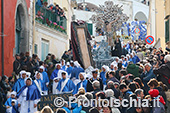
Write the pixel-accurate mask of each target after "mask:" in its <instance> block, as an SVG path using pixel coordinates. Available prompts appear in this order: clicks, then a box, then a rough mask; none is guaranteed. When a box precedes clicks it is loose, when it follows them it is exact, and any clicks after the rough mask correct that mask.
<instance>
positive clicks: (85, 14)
mask: <svg viewBox="0 0 170 113" xmlns="http://www.w3.org/2000/svg"><path fill="white" fill-rule="evenodd" d="M93 14H95V12H90V11H83V10H76V9H74V15H75V16H76V17H75V18H76V20H83V21H86V22H87V23H92V21H90V20H89V19H90V18H91V16H92V15H93ZM95 30H96V28H95V24H93V35H94V36H95V35H96V34H95Z"/></svg>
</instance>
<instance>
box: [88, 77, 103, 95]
mask: <svg viewBox="0 0 170 113" xmlns="http://www.w3.org/2000/svg"><path fill="white" fill-rule="evenodd" d="M93 81H94V80H93V78H91V79H89V80H88V82H87V86H86V90H87V92H91V91H93V90H94V89H93V87H92V83H93ZM97 81H99V82H100V89H101V90H103V81H102V79H101V78H97Z"/></svg>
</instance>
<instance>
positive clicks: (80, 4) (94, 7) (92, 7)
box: [78, 2, 99, 10]
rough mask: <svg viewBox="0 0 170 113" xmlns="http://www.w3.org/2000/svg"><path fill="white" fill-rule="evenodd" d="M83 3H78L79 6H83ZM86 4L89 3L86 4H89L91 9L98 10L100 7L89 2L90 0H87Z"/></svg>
mask: <svg viewBox="0 0 170 113" xmlns="http://www.w3.org/2000/svg"><path fill="white" fill-rule="evenodd" d="M82 4H83V3H78V6H82ZM85 4H87V5H86V6H88V8H89V10H92V9H93V10H97V9H98V8H99V7H98V6H97V5H95V4H93V3H89V2H85Z"/></svg>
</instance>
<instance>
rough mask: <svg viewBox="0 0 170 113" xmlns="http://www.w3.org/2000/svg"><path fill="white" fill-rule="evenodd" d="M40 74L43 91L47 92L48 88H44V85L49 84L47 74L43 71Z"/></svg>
mask: <svg viewBox="0 0 170 113" xmlns="http://www.w3.org/2000/svg"><path fill="white" fill-rule="evenodd" d="M41 74H42V76H43V82H44V86H43V87H44V88H43V91H47V90H48V88H47V86H46V83H49V78H48V74H47V73H46V72H45V71H43V72H42V73H41Z"/></svg>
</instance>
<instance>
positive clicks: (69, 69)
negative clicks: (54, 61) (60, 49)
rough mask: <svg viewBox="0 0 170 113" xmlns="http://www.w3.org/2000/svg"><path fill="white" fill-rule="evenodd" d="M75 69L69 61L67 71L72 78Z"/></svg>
mask: <svg viewBox="0 0 170 113" xmlns="http://www.w3.org/2000/svg"><path fill="white" fill-rule="evenodd" d="M72 70H73V67H71V65H70V63H69V62H67V70H66V71H67V73H68V77H69V78H70V77H71V72H72Z"/></svg>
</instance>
